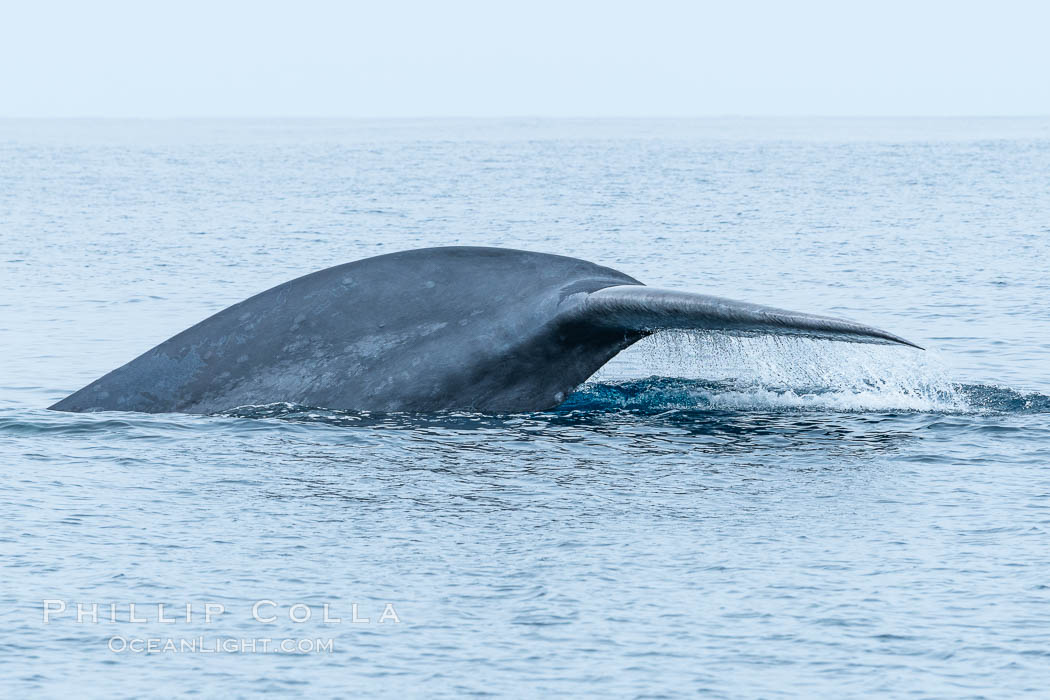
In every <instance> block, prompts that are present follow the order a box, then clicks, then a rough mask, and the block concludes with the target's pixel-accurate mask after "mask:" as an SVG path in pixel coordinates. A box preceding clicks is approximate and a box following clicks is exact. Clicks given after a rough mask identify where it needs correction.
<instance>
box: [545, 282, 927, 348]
mask: <svg viewBox="0 0 1050 700" xmlns="http://www.w3.org/2000/svg"><path fill="white" fill-rule="evenodd" d="M565 320H567V321H569V322H571V323H582V324H584V325H589V326H593V327H599V328H609V329H621V330H624V331H628V332H636V333H643V334H647V333H652V332H655V331H660V330H671V329H681V330H691V329H696V330H712V331H720V332H726V333H732V334H739V335H759V334H761V335H796V336H803V337H808V338H818V339H822V340H840V341H847V342H852V343H880V344H887V345H891V344H900V345H908V346H911V347H913V348H918V349H920V350H922V349H923V348H922V347H921V346H919V345H916V344H915V343H912V342H910V341H908V340H905V339H904V338H901V337H900V336H896V335H894V334H892V333H888V332H886V331H884V330H880V329H878V328H873V327H871V326H865V325H863V324H860V323H856V322H854V321H848V320H845V319H840V318H833V317H830V316H817V315H814V314H804V313H799V312H797V311H787V310H785V309H778V308H774V307H772V306H762V305H760V304H752V303H749V302H744V301H734V300H732V299H725V298H722V297H716V296H708V295H706V294H693V293H690V292H679V291H672V290H667V289H656V288H653V287H646V286H644V285H617V286H612V287H605V288H603V289H599V290H597V291H595V292H591V293H590V294H588V295H587V297H586V298H585V299H584V300H583V301H582V303H580V304H578V305H576V306H575V307H574V308H572V310H571V311H569V312H568V318H566V319H565Z"/></svg>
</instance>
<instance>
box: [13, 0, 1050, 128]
mask: <svg viewBox="0 0 1050 700" xmlns="http://www.w3.org/2000/svg"><path fill="white" fill-rule="evenodd" d="M1048 114H1050V2H1041V1H1035V0H1032V1H1028V2H1020V1H1011V0H999V1H997V2H965V1H962V2H940V1H931V2H923V1H922V0H910V1H907V2H898V1H896V0H883V1H879V2H851V1H850V0H839V1H837V2H813V1H808V0H784V1H783V2H751V1H737V0H724V1H722V2H686V1H666V2H664V1H659V0H657V1H652V0H650V1H645V0H640V1H638V2H631V3H627V2H616V1H612V0H610V1H606V2H572V1H571V0H562V1H561V2H557V1H555V2H548V1H546V0H543V1H537V0H531V1H527V2H526V1H520V2H513V3H512V2H498V1H497V0H492V1H491V2H460V1H457V0H435V1H433V2H422V1H413V0H393V1H390V0H374V1H372V2H325V1H320V0H318V1H310V0H305V1H293V0H290V1H288V2H283V3H276V2H265V1H261V2H242V1H239V0H234V1H230V2H222V0H211V1H205V2H198V1H197V0H188V1H183V2H167V3H163V6H162V4H161V3H159V2H147V1H141V2H107V1H106V0H89V1H84V2H57V1H56V2H50V1H47V0H40V1H37V0H24V1H12V2H7V3H5V6H4V8H3V12H2V16H0V116H8V117H10V116H15V117H52V116H54V117H89V116H102V117H183V116H189V117H226V116H259V117H268V116H269V117H273V116H320V117H339V116H346V117H382V116H395V117H427V116H479V117H484V116H709V115H718V116H721V115H760V116H765V115H834V116H839V115H872V116H883V115H923V116H925V115H1048Z"/></svg>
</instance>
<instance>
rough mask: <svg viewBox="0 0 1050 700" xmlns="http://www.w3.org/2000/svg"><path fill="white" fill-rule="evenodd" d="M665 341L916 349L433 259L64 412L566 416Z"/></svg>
mask: <svg viewBox="0 0 1050 700" xmlns="http://www.w3.org/2000/svg"><path fill="white" fill-rule="evenodd" d="M666 329H707V330H714V331H724V332H728V333H739V334H752V333H763V334H792V335H803V336H808V337H814V338H824V339H830V340H845V341H851V342H874V343H897V344H902V345H910V346H912V347H918V346H916V345H914V344H913V343H909V342H908V341H906V340H904V339H903V338H899V337H897V336H895V335H892V334H890V333H887V332H885V331H881V330H878V329H876V328H871V327H869V326H864V325H861V324H858V323H854V322H852V321H845V320H841V319H835V318H828V317H824V316H812V315H809V314H801V313H796V312H793V311H784V310H781V309H774V308H771V307H766V306H759V305H756V304H750V303H746V302H738V301H732V300H729V299H722V298H719V297H712V296H706V295H702V294H691V293H687V292H678V291H668V290H660V289H653V288H650V287H646V286H644V285H643V284H642V283H641V282H639V281H638V280H636V279H634V278H632V277H629V276H627V275H625V274H623V273H622V272H617V271H616V270H613V269H610V268H607V267H601V266H598V265H595V264H593V263H589V262H586V261H584V260H578V259H576V258H569V257H564V256H561V255H548V254H544V253H531V252H526V251H520V250H507V249H500V248H469V247H447V248H424V249H420V250H409V251H403V252H400V253H391V254H389V255H380V256H377V257H374V258H368V259H366V260H360V261H357V262H352V263H347V264H345V265H337V266H335V267H330V268H328V269H325V270H321V271H319V272H314V273H312V274H309V275H305V276H303V277H300V278H298V279H294V280H292V281H290V282H286V283H284V284H281V285H278V286H276V287H274V288H273V289H270V290H267V291H265V292H262V293H260V294H257V295H255V296H253V297H251V298H249V299H246V300H245V301H242V302H240V303H239V304H234V305H233V306H231V307H229V308H227V309H224V310H223V311H220V312H219V313H217V314H215V315H214V316H211V317H210V318H207V319H205V320H203V321H201V322H200V323H198V324H197V325H195V326H193V327H192V328H189V329H187V330H185V331H183V332H181V333H179V334H178V335H175V336H173V337H172V338H169V339H168V340H166V341H164V342H163V343H161V344H160V345H157V346H156V347H155V348H153V349H152V350H149V351H147V352H145V353H143V354H142V355H140V356H139V357H137V358H135V359H134V360H132V361H131V362H128V363H127V364H126V365H124V366H122V367H119V368H117V369H115V370H113V371H112V372H110V373H109V374H107V375H105V376H103V377H101V378H100V379H98V380H96V381H94V382H92V383H91V384H89V385H87V386H86V387H84V388H83V389H80V390H79V391H77V392H75V393H73V394H71V395H69V396H68V397H66V398H65V399H62V400H61V401H59V402H58V403H56V404H54V405H53V406H51V408H52V409H55V410H62V411H106V410H117V411H144V412H150V413H161V412H176V411H177V412H185V413H213V412H218V411H224V410H228V409H231V408H236V407H239V406H248V405H261V404H270V403H276V402H289V403H296V404H302V405H307V406H316V407H324V408H332V409H346V410H364V411H434V410H444V409H462V410H477V411H486V412H518V411H536V410H544V409H548V408H552V407H554V406H556V405H558V404H559V403H561V402H562V401H563V400H564V398H565V397H566V396H567V395H568V394H569V393H570V392H571V391H572V390H573V389H575V388H576V387H577V386H579V385H580V384H581V383H583V382H584V381H585V380H586V379H587V378H588V377H589V376H591V375H592V374H593V373H594V372H595V371H597V370H598V368H600V367H601V366H602V365H603V364H605V363H606V362H608V361H609V360H610V359H611V358H612V357H613V356H615V355H616V354H617V353H618V352H620V351H621V350H623V349H624V348H626V347H628V346H630V345H631V344H632V343H635V342H637V341H638V340H640V339H641V338H644V337H645V336H647V335H649V334H651V333H654V332H657V331H660V330H666Z"/></svg>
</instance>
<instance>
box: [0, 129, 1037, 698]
mask: <svg viewBox="0 0 1050 700" xmlns="http://www.w3.org/2000/svg"><path fill="white" fill-rule="evenodd" d="M0 242H2V251H0V290H2V292H3V293H2V296H0V351H2V359H0V469H2V470H3V472H2V474H3V480H2V482H0V695H2V696H4V697H11V698H14V697H33V696H58V697H73V696H80V697H125V696H141V695H164V696H170V695H177V694H183V693H195V694H197V695H200V696H206V697H235V696H239V695H255V694H260V693H272V694H284V693H291V694H301V695H306V696H310V697H329V696H336V695H358V694H375V695H382V696H397V697H403V696H413V697H414V696H429V697H437V696H461V695H472V694H476V695H487V694H496V695H507V696H512V697H528V696H537V697H539V696H566V695H568V696H599V697H606V696H620V697H639V696H646V697H674V696H679V695H696V694H698V693H702V694H706V695H709V696H711V697H725V698H745V697H757V696H761V697H816V696H822V697H852V696H860V695H866V694H874V693H879V694H887V695H892V696H897V697H900V696H904V695H910V696H913V697H1003V696H1012V697H1016V696H1021V695H1026V694H1028V695H1031V696H1034V697H1039V696H1042V697H1045V693H1046V689H1047V688H1048V687H1050V272H1048V271H1050V120H1047V119H898V120H892V119H889V120H864V119H852V120H851V119H843V120H833V119H828V120H820V119H799V120H759V119H709V120H619V121H618V120H606V121H592V120H530V119H522V120H504V121H483V120H482V121H478V120H439V121H332V120H327V121H325V120H320V121H309V120H301V121H237V120H227V121H192V120H187V121H92V120H80V121H77V120H73V121H0ZM433 245H495V246H505V247H514V248H524V249H529V250H536V251H543V252H550V253H560V254H564V255H571V256H576V257H580V258H584V259H587V260H591V261H594V262H597V263H600V264H604V265H607V266H610V267H614V268H616V269H619V270H621V271H623V272H626V273H627V274H630V275H632V276H634V277H636V278H638V279H640V280H642V281H644V282H646V283H649V284H653V285H658V286H662V287H672V288H680V289H688V290H693V291H699V292H705V293H713V294H718V295H722V296H728V297H733V298H738V299H744V300H749V301H754V302H760V303H767V304H772V305H776V306H781V307H785V308H789V309H795V310H799V311H807V312H813V313H825V314H832V315H838V316H846V317H850V318H854V319H856V320H859V321H861V322H864V323H869V324H871V325H875V326H878V327H880V328H884V329H886V330H888V331H891V332H893V333H897V334H899V335H902V336H904V337H905V338H908V339H909V340H911V341H914V342H916V343H918V344H920V345H922V346H924V347H926V348H927V351H926V352H920V351H917V350H912V349H909V348H905V347H886V346H870V345H850V344H842V343H828V342H817V341H810V340H801V339H794V340H792V339H769V338H753V337H751V338H734V337H727V336H720V335H717V334H706V335H705V334H701V335H697V334H686V333H674V334H666V335H663V336H656V337H654V338H653V339H650V340H648V341H645V342H643V343H640V344H638V345H636V346H635V347H633V348H631V349H630V350H628V351H626V352H625V353H623V354H621V355H620V356H619V357H617V358H616V359H615V360H613V362H612V363H610V364H609V365H607V366H606V367H605V368H603V370H601V371H600V372H599V373H598V375H596V376H595V377H594V378H592V380H591V381H589V382H588V383H587V384H585V385H584V386H582V387H581V388H580V389H579V390H578V391H577V392H576V393H575V394H573V395H572V396H570V397H569V398H568V399H567V400H566V402H565V404H564V405H563V406H561V407H560V408H558V409H557V410H553V411H549V412H543V413H534V414H522V415H480V414H469V413H456V412H453V413H441V414H426V415H421V414H400V415H380V414H354V413H345V412H339V411H331V410H326V409H325V407H309V406H294V405H286V404H277V405H271V406H261V407H242V408H237V409H235V410H231V411H229V412H226V413H224V414H223V415H213V416H190V415H174V414H173V415H146V414H134V413H98V414H85V415H78V414H63V413H56V412H51V411H48V410H46V408H45V407H46V406H48V405H50V404H51V403H53V402H54V401H56V400H58V399H60V398H62V397H64V396H65V395H66V394H68V393H70V392H72V391H73V390H75V389H78V388H80V387H81V386H83V385H84V384H86V383H88V382H90V381H92V380H94V379H96V378H97V377H99V376H100V375H102V374H104V373H106V372H108V371H109V370H111V369H114V368H115V367H117V366H119V365H121V364H123V363H124V362H126V361H128V360H130V359H131V358H133V357H135V356H136V355H138V354H139V353H141V352H143V351H145V350H147V349H149V348H151V347H152V346H154V345H155V344H157V343H159V342H160V341H163V340H165V339H166V338H168V337H169V336H171V335H173V334H175V333H176V332H178V331H181V330H183V329H184V328H186V327H188V326H190V325H192V324H194V323H196V322H197V321H199V320H201V319H203V318H204V317H206V316H208V315H210V314H212V313H214V312H216V311H219V310H221V309H223V308H225V307H226V306H228V305H230V304H233V303H235V302H237V301H240V300H242V299H244V298H246V297H248V296H250V295H252V294H254V293H257V292H259V291H262V290H264V289H267V288H269V287H271V286H273V285H275V284H278V283H280V282H284V281H286V280H289V279H292V278H294V277H297V276H299V275H302V274H305V273H308V272H312V271H314V270H318V269H321V268H324V267H328V266H331V265H335V264H339V263H344V262H349V261H352V260H356V259H360V258H365V257H369V256H372V255H376V254H381V253H387V252H393V251H397V250H404V249H409V248H416V247H423V246H433ZM78 604H79V605H80V606H81V613H82V614H81V619H80V620H79V621H78V620H77V612H76V609H77V605H78ZM131 604H135V606H136V610H135V611H132V610H131V607H130V605H131ZM92 606H97V607H95V608H93V607H92ZM159 606H163V608H160V607H159ZM187 606H189V612H190V614H189V615H187V611H186V608H187ZM325 606H328V607H327V617H328V619H327V620H325V619H324V618H325V617H326V608H325ZM253 608H254V612H255V615H254V616H253ZM92 612H94V613H95V615H94V619H93V616H92ZM307 615H308V616H309V619H305V620H304V619H303V618H304V617H305V616H307ZM187 618H189V619H187ZM355 618H356V621H355ZM45 619H46V622H45ZM337 619H338V622H337V621H336V620H337ZM365 619H367V620H368V621H367V622H365V621H364V620H365ZM114 620H115V621H114ZM168 620H172V621H168ZM296 620H303V621H301V622H299V621H296ZM262 639H271V640H273V641H272V642H271V644H273V645H276V644H278V643H279V642H283V641H285V640H293V645H292V646H293V648H292V649H291V650H288V649H287V648H285V649H278V650H277V651H274V650H273V649H272V648H267V649H265V650H264V649H263V642H261V641H258V640H262ZM155 640H159V641H155ZM169 640H170V641H171V642H172V644H171V645H170V646H169V645H168V642H169ZM229 640H233V641H234V642H235V643H234V644H231V643H230V642H229ZM249 640H256V641H255V642H254V644H255V647H254V648H252V647H250V646H249V645H248V641H249ZM191 643H192V644H191ZM172 647H174V648H172ZM233 647H236V648H233Z"/></svg>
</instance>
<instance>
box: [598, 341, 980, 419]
mask: <svg viewBox="0 0 1050 700" xmlns="http://www.w3.org/2000/svg"><path fill="white" fill-rule="evenodd" d="M652 376H660V377H677V378H684V379H695V380H703V381H706V382H717V383H718V384H717V387H718V388H711V386H710V385H707V386H706V387H703V386H702V385H698V387H697V389H696V392H697V394H698V395H697V396H696V397H695V398H696V400H697V405H703V406H706V407H711V408H725V409H758V410H769V409H772V410H778V409H792V408H795V409H818V410H834V411H936V412H964V411H968V410H970V406H969V405H968V403H967V401H966V399H965V398H964V397H963V395H962V394H961V393H960V392H959V391H958V389H957V388H956V386H955V385H954V384H953V383H952V382H951V381H950V379H949V377H948V374H947V368H946V367H945V365H944V363H942V362H941V361H940V360H939V358H938V356H937V353H935V352H933V351H926V352H922V351H918V350H913V349H911V348H905V347H899V346H889V345H868V344H858V343H831V342H827V341H819V340H810V339H807V338H799V337H791V336H750V337H748V336H743V337H740V336H729V335H725V334H720V333H708V332H696V331H664V332H661V333H657V334H655V335H652V336H650V337H648V338H646V339H644V340H642V341H640V342H638V343H636V344H635V345H634V346H632V347H631V348H629V349H628V350H626V351H624V352H622V353H620V354H619V355H618V356H617V357H616V358H615V359H613V361H611V362H610V363H608V364H607V365H606V366H605V367H603V368H602V369H601V370H599V371H598V372H597V373H596V374H595V375H594V376H593V377H591V380H590V381H592V382H595V381H600V382H618V381H624V380H632V379H642V378H646V377H652Z"/></svg>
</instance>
